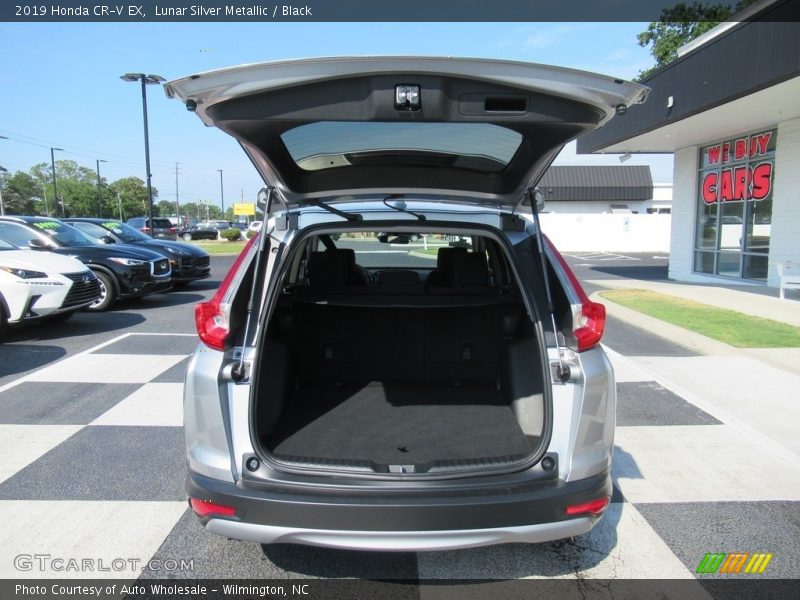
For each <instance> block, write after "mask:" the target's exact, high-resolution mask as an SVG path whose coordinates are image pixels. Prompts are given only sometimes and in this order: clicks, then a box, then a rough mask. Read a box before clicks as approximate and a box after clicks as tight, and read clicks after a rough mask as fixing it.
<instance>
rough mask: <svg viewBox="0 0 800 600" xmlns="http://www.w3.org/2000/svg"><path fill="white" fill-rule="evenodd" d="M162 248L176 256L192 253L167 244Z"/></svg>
mask: <svg viewBox="0 0 800 600" xmlns="http://www.w3.org/2000/svg"><path fill="white" fill-rule="evenodd" d="M164 248H165V249H166V250H167V252H171V253H172V254H174V255H176V256H191V254H192V253H191V252H187V251H186V250H184V249H183V248H170V247H169V246H165V247H164Z"/></svg>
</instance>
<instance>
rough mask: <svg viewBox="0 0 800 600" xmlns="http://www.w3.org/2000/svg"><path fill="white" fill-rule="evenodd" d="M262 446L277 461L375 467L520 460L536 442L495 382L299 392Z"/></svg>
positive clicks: (330, 387) (324, 388)
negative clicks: (358, 463) (320, 461)
mask: <svg viewBox="0 0 800 600" xmlns="http://www.w3.org/2000/svg"><path fill="white" fill-rule="evenodd" d="M264 441H265V444H266V445H267V447H268V448H269V449H270V450H271V452H272V453H273V454H274V455H275V456H276V457H277V458H279V459H280V458H284V459H295V460H297V459H302V458H305V459H323V460H325V461H331V460H333V461H372V462H374V463H376V464H378V465H424V464H426V463H429V462H432V461H442V460H445V461H452V460H476V459H485V458H506V459H507V458H509V457H516V458H520V457H522V456H524V455H526V454H529V453H530V452H531V450H532V446H531V443H535V440H531V439H529V438H526V436H525V435H524V434H523V432H522V430H521V429H520V427H519V424H518V423H517V420H516V417H515V415H514V413H513V412H512V410H511V407H510V406H509V405H508V402H507V401H506V400H505V399H504V398H503V395H502V392H500V391H499V390H497V389H496V388H495V386H494V385H493V384H492V385H460V386H457V385H453V384H444V383H442V384H430V383H424V384H411V383H405V382H403V383H390V382H371V383H368V384H360V385H352V384H350V385H335V384H330V385H325V386H314V387H307V388H304V389H301V390H298V391H296V392H294V395H293V397H290V398H287V401H286V404H285V409H284V413H283V415H282V416H281V418H280V420H279V421H278V424H277V427H276V430H275V431H274V432H273V433H271V434H270V435H268V436H265V438H264Z"/></svg>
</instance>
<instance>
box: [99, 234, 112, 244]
mask: <svg viewBox="0 0 800 600" xmlns="http://www.w3.org/2000/svg"><path fill="white" fill-rule="evenodd" d="M97 240H98V241H99V242H100V243H101V244H116V243H117V240H115V239H114V238H113V237H111V236H110V235H101V236H100V237H99V238H97Z"/></svg>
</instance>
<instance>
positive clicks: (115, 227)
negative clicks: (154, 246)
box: [100, 221, 158, 242]
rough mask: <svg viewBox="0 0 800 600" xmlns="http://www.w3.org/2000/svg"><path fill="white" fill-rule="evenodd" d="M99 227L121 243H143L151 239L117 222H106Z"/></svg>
mask: <svg viewBox="0 0 800 600" xmlns="http://www.w3.org/2000/svg"><path fill="white" fill-rule="evenodd" d="M157 223H158V222H156V224H157ZM100 226H101V227H102V228H103V229H107V230H108V231H110V232H111V233H113V234H114V235H116V236H117V237H118V238H119V239H121V240H122V241H123V242H144V241H147V240H151V239H153V238H151V237H150V236H148V235H145V234H144V233H142V232H141V231H139V230H138V229H135V228H133V227H131V226H130V225H127V224H125V223H120V222H119V221H106V222H104V223H100Z"/></svg>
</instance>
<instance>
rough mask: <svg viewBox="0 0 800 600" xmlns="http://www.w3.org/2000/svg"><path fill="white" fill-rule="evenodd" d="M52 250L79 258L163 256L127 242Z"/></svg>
mask: <svg viewBox="0 0 800 600" xmlns="http://www.w3.org/2000/svg"><path fill="white" fill-rule="evenodd" d="M52 251H53V252H57V253H58V254H66V255H67V256H75V257H77V258H79V259H81V260H83V259H84V258H97V259H109V258H112V257H118V258H133V259H135V260H159V259H162V258H164V255H163V254H161V253H159V252H154V251H153V250H148V249H147V248H142V247H141V246H133V245H129V244H94V245H91V246H62V247H61V248H54V249H53V250H52Z"/></svg>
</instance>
